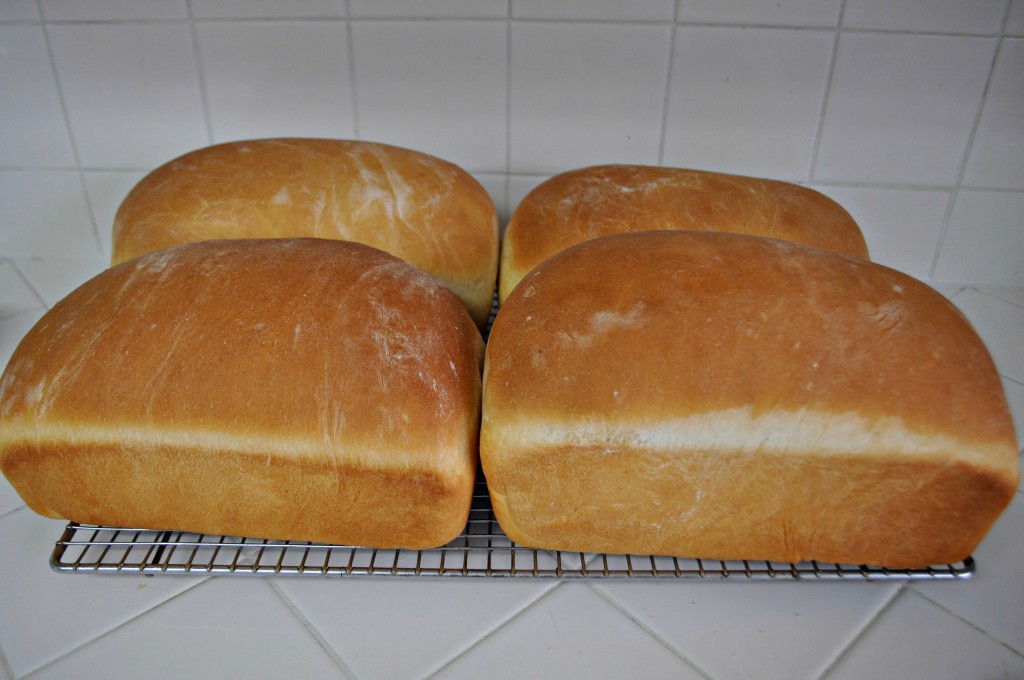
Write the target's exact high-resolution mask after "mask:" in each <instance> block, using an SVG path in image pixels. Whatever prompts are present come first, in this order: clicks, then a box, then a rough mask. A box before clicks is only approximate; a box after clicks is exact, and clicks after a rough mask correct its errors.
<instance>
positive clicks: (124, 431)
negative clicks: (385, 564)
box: [0, 239, 482, 547]
mask: <svg viewBox="0 0 1024 680" xmlns="http://www.w3.org/2000/svg"><path fill="white" fill-rule="evenodd" d="M481 351H482V340H481V338H480V335H479V333H478V331H477V330H476V328H475V326H474V325H473V322H472V320H471V319H470V318H469V315H468V314H467V312H466V310H465V308H464V306H463V305H462V304H461V303H460V302H459V301H458V300H457V299H456V298H455V296H454V295H453V294H452V293H450V292H449V291H448V290H446V289H445V288H443V287H441V286H440V285H438V284H437V283H436V282H435V281H434V280H433V279H431V278H430V277H429V276H427V275H426V274H424V273H423V272H421V271H420V270H418V269H416V268H414V267H412V266H410V265H408V264H407V263H404V262H401V261H400V260H398V259H397V258H394V257H392V256H390V255H387V254H386V253H383V252H381V251H379V250H376V249H374V248H370V247H368V246H364V245H361V244H356V243H350V242H342V241H336V240H324V239H264V240H248V239H239V240H229V241H206V242H202V243H194V244H188V245H184V246H177V247H174V248H169V249H166V250H163V251H159V252H155V253H151V254H149V255H144V256H141V257H139V258H137V259H134V260H131V261H129V262H126V263H124V264H121V265H118V266H116V267H113V268H111V269H109V270H107V271H106V272H104V273H102V274H100V275H99V276H97V277H96V278H94V279H93V280H91V281H89V282H87V283H86V284H84V285H82V286H81V287H80V288H78V289H77V290H75V291H74V292H73V293H71V294H70V295H69V296H68V297H66V298H65V299H64V300H62V301H61V302H60V303H58V304H57V305H55V306H54V308H53V309H52V310H50V312H48V313H47V314H46V315H45V316H44V317H43V318H42V319H41V320H40V322H39V323H38V324H37V325H36V327H35V328H33V329H32V331H30V333H29V334H28V335H27V336H26V338H25V339H24V340H23V341H22V343H21V344H20V345H19V347H18V349H17V350H16V351H15V353H14V355H13V357H12V358H11V361H10V363H9V364H8V367H7V370H6V371H5V372H4V375H3V378H2V381H0V423H2V430H0V466H2V468H3V470H4V473H5V474H6V475H8V477H9V478H10V479H11V481H12V484H14V486H15V488H16V489H17V490H18V491H19V492H20V493H22V494H23V496H24V498H25V500H26V502H27V503H29V505H30V506H31V507H33V508H34V509H37V510H39V511H40V512H43V513H44V514H51V515H52V514H56V515H59V516H62V517H66V518H68V519H73V520H78V521H87V522H101V523H118V524H122V523H123V524H128V525H135V526H145V527H147V528H160V529H186V530H195V531H206V532H212V533H231V534H243V535H254V536H263V537H268V538H298V539H302V540H317V541H329V542H347V543H357V544H364V543H365V544H370V545H375V546H379V547H394V546H396V545H402V546H406V547H426V546H428V545H440V544H443V543H445V542H447V541H448V540H450V539H451V538H453V537H454V536H455V535H456V534H457V533H458V531H459V530H460V529H461V528H462V526H463V525H464V523H465V520H466V517H467V515H468V511H469V504H470V501H471V498H472V487H473V477H474V473H475V470H476V464H477V453H476V451H477V449H476V444H477V426H478V422H479V414H478V408H479V396H480V361H479V360H480V353H481ZM382 503H383V504H382ZM186 506H187V507H186ZM285 506H288V509H287V510H285V509H284V508H285ZM218 507H220V508H222V509H221V510H219V511H218V510H217V508H218ZM314 507H315V508H316V510H312V509H311V508H314ZM278 532H282V533H278Z"/></svg>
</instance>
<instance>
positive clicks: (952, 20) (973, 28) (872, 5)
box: [843, 0, 1006, 35]
mask: <svg viewBox="0 0 1024 680" xmlns="http://www.w3.org/2000/svg"><path fill="white" fill-rule="evenodd" d="M1005 7H1006V3H1005V2H1004V1H1003V0H896V1H893V0H846V7H845V8H844V10H843V27H844V28H865V29H872V30H880V31H926V32H937V33H988V34H993V35H997V34H998V33H999V28H1000V25H1001V24H1002V21H1003V11H1004V9H1005Z"/></svg>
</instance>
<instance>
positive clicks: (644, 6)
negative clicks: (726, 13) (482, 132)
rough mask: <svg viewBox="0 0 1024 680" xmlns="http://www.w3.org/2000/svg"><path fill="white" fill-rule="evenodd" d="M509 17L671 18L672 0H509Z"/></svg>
mask: <svg viewBox="0 0 1024 680" xmlns="http://www.w3.org/2000/svg"><path fill="white" fill-rule="evenodd" d="M511 4H512V18H513V19H572V20H577V21H579V20H600V21H672V14H673V12H674V10H675V7H674V5H675V1H674V0H634V1H633V2H618V1H617V0H563V1H562V2H549V0H512V2H511Z"/></svg>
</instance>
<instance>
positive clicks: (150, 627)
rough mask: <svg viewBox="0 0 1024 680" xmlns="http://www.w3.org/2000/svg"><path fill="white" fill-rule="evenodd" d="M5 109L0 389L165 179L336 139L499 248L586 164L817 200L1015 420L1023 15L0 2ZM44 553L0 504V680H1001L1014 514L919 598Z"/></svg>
mask: <svg viewBox="0 0 1024 680" xmlns="http://www.w3.org/2000/svg"><path fill="white" fill-rule="evenodd" d="M0 92H2V93H3V94H2V96H0V364H2V363H6V360H7V358H8V356H9V355H10V353H11V352H12V351H13V349H14V346H15V344H16V343H17V341H18V340H19V339H20V337H21V336H22V335H23V334H24V333H25V332H26V331H27V330H28V328H29V327H30V326H31V325H32V324H33V323H34V322H35V321H36V320H37V319H38V318H39V317H40V315H41V314H42V313H43V312H44V311H45V309H47V308H48V307H50V306H52V305H53V304H54V303H55V302H56V301H57V300H59V299H60V298H61V297H62V296H63V295H64V294H66V293H67V292H68V291H70V290H71V289H72V288H74V287H75V286H77V285H78V284H80V283H81V282H82V281H84V280H85V279H86V278H88V277H90V276H92V275H93V274H95V273H97V272H99V271H100V270H101V269H102V268H103V267H104V266H105V263H106V261H107V259H108V258H109V254H110V228H111V224H112V221H113V215H114V212H115V210H116V209H117V206H118V204H119V202H120V201H121V199H122V198H123V197H124V195H125V194H126V193H127V191H128V190H129V189H130V187H131V186H132V185H133V183H134V182H136V181H138V179H139V178H141V177H142V176H143V174H145V173H146V172H147V171H149V170H151V169H152V168H153V167H155V166H156V165H158V164H161V163H163V162H166V161H168V160H170V159H171V158H173V157H174V156H176V155H178V154H180V153H184V152H186V151H188V150H191V149H194V148H197V147H201V146H205V145H207V144H211V143H215V142H220V141H226V140H231V139H240V138H245V137H263V136H281V135H309V136H326V137H347V138H356V139H367V140H375V141H383V142H389V143H393V144H399V145H403V146H407V147H411V148H416V149H419V150H423V151H427V152H430V153H434V154H436V155H439V156H443V157H445V158H448V159H449V160H452V161H455V162H457V163H459V164H461V165H463V166H464V167H465V168H466V169H468V170H469V171H471V172H472V173H473V174H474V175H476V176H477V177H478V178H479V179H480V180H481V182H482V183H483V184H484V186H485V187H486V188H487V190H488V191H489V192H490V193H491V195H492V197H493V198H494V200H495V203H496V204H497V206H498V208H499V212H500V214H501V216H502V220H503V221H505V220H507V218H508V216H509V214H510V213H511V211H512V210H513V209H514V207H515V205H516V204H517V202H518V201H519V200H520V199H521V198H522V197H523V196H524V195H525V194H526V192H528V191H529V190H530V189H531V188H532V187H533V186H535V185H536V184H538V183H539V182H541V181H542V180H543V179H545V178H547V177H548V176H550V175H551V174H554V173H557V172H561V171H564V170H568V169H571V168H575V167H580V166H583V165H587V164H592V163H604V162H629V163H647V164H663V165H673V166H686V167H697V168H704V169H710V170H723V171H727V172H735V173H741V174H751V175H760V176H766V177H774V178H777V179H785V180H789V181H795V182H800V183H803V184H807V185H809V186H812V187H813V188H815V189H817V190H819V191H822V192H824V193H826V194H828V195H830V196H832V197H833V198H835V199H836V200H838V201H839V202H840V203H842V204H843V205H844V206H846V207H847V209H848V210H850V212H851V213H852V214H853V215H854V217H855V218H856V219H857V220H858V221H859V222H860V224H861V225H862V227H863V229H864V232H865V235H866V237H867V239H868V242H869V246H870V248H871V251H872V255H873V258H874V259H875V260H877V261H879V262H881V263H883V264H886V265H889V266H892V267H895V268H897V269H901V270H903V271H905V272H907V273H909V274H911V275H913V276H915V277H918V278H921V279H924V280H926V281H929V282H930V283H932V284H933V285H935V286H936V287H937V288H938V289H939V290H941V291H943V292H944V293H946V294H947V295H948V296H950V297H951V298H952V299H953V302H954V303H955V304H957V305H958V306H959V307H960V308H961V309H962V310H963V311H964V312H965V314H967V316H968V318H969V319H970V320H971V322H972V323H973V324H974V325H975V326H976V327H977V328H978V330H979V332H980V333H981V335H982V337H983V338H984V339H985V340H986V342H987V343H988V344H989V346H990V349H991V350H992V352H993V356H994V357H995V359H996V362H997V365H998V366H999V369H1000V372H1001V374H1002V375H1003V378H1004V385H1005V386H1006V392H1007V396H1008V399H1009V401H1010V404H1011V407H1012V408H1013V410H1014V413H1015V416H1016V419H1017V422H1018V423H1021V422H1024V362H1022V357H1024V352H1021V350H1020V346H1021V344H1020V340H1021V339H1022V338H1024V294H1022V292H1021V290H1022V288H1024V0H826V1H816V0H780V1H778V2H773V3H750V2H744V1H742V0H726V1H721V0H719V1H712V0H679V1H678V2H673V0H642V1H638V2H629V3H625V2H613V1H604V0H563V1H560V2H558V3H553V2H541V1H538V0H472V1H470V0H293V1H290V2H287V3H284V2H271V1H269V0H0ZM56 526H57V524H56V523H53V522H50V521H47V520H43V519H41V518H37V517H35V516H34V515H32V514H31V513H30V512H29V511H27V510H26V509H25V508H24V507H23V506H22V504H21V502H20V499H19V498H18V497H17V495H16V494H14V493H13V491H12V490H11V489H10V487H9V485H7V484H6V482H3V483H0V679H6V678H8V677H9V678H19V679H20V678H23V677H47V678H48V677H73V676H75V675H76V673H78V672H79V671H80V670H81V669H83V668H84V669H86V671H85V672H84V675H85V676H95V675H96V674H97V673H98V672H99V671H100V669H103V670H104V671H106V674H107V675H109V674H111V673H112V672H113V671H110V668H109V663H108V661H109V659H112V658H118V659H122V660H123V661H124V663H125V665H123V666H121V667H120V670H118V671H117V672H119V673H121V674H122V675H124V676H125V677H129V676H130V677H138V675H139V673H136V672H135V671H136V670H138V669H145V674H146V675H147V676H149V677H170V676H175V677H181V676H182V675H185V674H190V675H199V676H202V675H204V674H203V673H201V672H200V671H202V670H203V669H204V668H205V669H206V670H207V671H208V672H207V673H206V675H209V674H210V673H212V672H217V673H218V674H221V675H230V674H232V672H235V671H248V672H251V673H252V674H253V676H254V677H255V676H259V675H260V674H261V673H262V674H263V675H275V674H278V675H287V674H288V673H289V672H299V673H308V674H312V673H318V674H326V675H332V674H333V675H334V676H336V677H354V678H374V677H427V676H431V675H433V674H437V675H438V676H440V677H454V678H461V677H466V678H469V677H479V676H480V675H481V674H482V673H483V672H485V671H486V673H487V674H488V675H489V676H496V677H515V676H517V675H518V676H522V674H523V673H525V674H526V675H530V676H543V675H547V676H561V677H568V676H579V675H583V674H586V675H589V676H598V677H607V676H609V675H613V676H614V675H624V674H627V673H629V674H632V675H637V674H639V675H644V676H646V677H695V678H700V677H703V678H714V679H715V680H718V679H720V678H734V677H749V676H750V675H754V676H758V677H762V678H767V677H785V678H845V677H869V676H870V677H880V678H884V677H900V678H912V677H928V678H945V677H950V678H962V677H988V676H991V677H1004V676H1005V677H1024V638H1022V637H1021V631H1022V630H1024V615H1022V614H1021V611H1024V600H1021V598H1020V597H1019V596H1017V595H1015V594H1014V595H1011V594H1012V593H1017V592H1019V591H1021V589H1020V587H1019V585H1020V583H1021V580H1022V577H1024V553H1022V552H1021V548H1020V546H1022V545H1024V494H1018V496H1017V499H1016V500H1015V502H1014V504H1013V506H1011V509H1010V511H1009V512H1008V513H1007V514H1006V515H1005V516H1004V518H1003V519H1002V520H1000V523H999V524H997V526H996V528H995V529H994V530H993V533H992V534H991V535H990V537H989V539H987V540H986V542H985V543H984V544H983V545H982V546H981V548H980V549H979V551H978V553H977V554H976V556H977V557H978V559H979V564H980V565H981V569H982V571H981V573H979V575H978V576H977V577H976V578H975V579H974V580H972V581H971V582H968V583H964V584H952V585H948V584H933V585H927V586H918V585H914V586H893V585H877V584H868V585H846V584H844V585H842V586H841V587H832V586H831V585H821V586H817V585H813V584H809V585H810V587H803V586H802V585H801V584H790V585H785V586H782V587H779V586H777V585H775V584H766V585H765V586H733V585H731V584H721V585H718V586H712V587H708V586H707V585H706V584H693V585H684V584H601V585H596V586H595V585H584V584H561V585H555V584H551V583H548V584H536V583H534V584H523V583H487V584H479V583H474V584H457V583H445V584H437V583H423V582H410V583H407V584H403V585H401V586H393V585H391V584H382V583H379V582H365V583H344V584H342V583H323V582H308V581H302V582H299V581H295V582H277V581H273V580H268V581H263V580H258V581H252V582H247V583H237V582H233V581H231V580H226V579H209V580H205V581H198V580H190V579H186V580H173V579H172V580H161V579H154V580H148V579H131V578H128V579H121V578H115V579H105V578H91V577H68V576H57V575H53V574H50V573H49V572H48V571H47V570H46V568H45V555H46V554H47V553H48V548H47V546H48V545H51V544H52V541H53V540H54V539H55V537H56V533H55V528H56ZM12 542H13V544H15V545H17V546H18V550H17V551H12V550H11V549H10V547H9V546H10V545H11V544H12ZM33 560H34V561H33ZM425 629H427V630H429V632H430V634H429V636H428V637H427V638H418V637H417V634H418V633H419V631H422V630H425ZM170 631H175V635H176V636H177V635H181V636H183V637H181V638H180V640H181V643H180V644H181V645H185V644H187V645H188V650H187V651H182V649H183V648H182V647H179V646H176V645H170V644H168V643H167V642H166V640H167V639H168V637H167V634H168V632H170ZM175 639H179V638H175ZM395 640H399V641H401V640H407V641H408V644H407V648H406V652H407V653H405V654H403V653H402V649H401V648H400V647H396V646H395V644H394V641H395ZM417 640H419V641H417ZM176 644H177V643H176ZM252 645H255V647H253V646H252ZM243 648H244V649H245V651H240V650H242V649H243ZM297 663H298V664H301V667H300V665H296V664H297ZM115 675H116V673H115Z"/></svg>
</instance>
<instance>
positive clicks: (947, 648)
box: [828, 590, 1024, 680]
mask: <svg viewBox="0 0 1024 680" xmlns="http://www.w3.org/2000/svg"><path fill="white" fill-rule="evenodd" d="M881 669H885V672H886V673H887V674H888V677H891V678H900V679H901V680H917V679H918V678H920V679H921V680H935V678H1018V677H1024V657H1022V656H1019V655H1017V654H1015V653H1014V652H1012V651H1011V650H1010V649H1008V648H1007V647H1005V646H1003V645H1002V644H1000V643H999V642H997V641H996V640H994V639H993V638H991V637H989V636H988V635H986V634H985V633H983V632H981V631H979V630H978V629H976V628H974V627H973V626H971V625H970V624H968V623H965V622H964V621H961V620H960V619H958V618H956V617H955V616H953V615H952V614H950V613H948V612H946V611H945V610H943V609H942V608H941V607H939V606H937V605H935V604H933V603H932V602H929V601H928V600H926V599H925V598H924V597H922V596H921V595H919V594H917V593H916V592H914V591H913V590H905V591H903V592H902V593H901V594H900V596H899V597H897V598H896V600H895V602H893V604H892V605H890V606H889V607H888V608H887V609H886V611H884V612H882V614H881V615H880V616H879V618H878V620H877V621H875V623H874V624H873V625H872V626H871V627H870V628H869V629H868V630H867V631H866V632H865V633H864V635H863V636H862V637H861V638H860V639H858V640H857V642H856V643H855V644H854V645H853V647H852V648H851V649H849V650H848V651H847V652H846V654H844V655H843V656H842V658H840V659H839V661H838V663H836V665H835V666H833V667H832V668H831V669H830V671H829V673H828V678H829V680H862V679H863V678H868V677H870V678H877V677H880V676H879V672H880V671H881Z"/></svg>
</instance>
